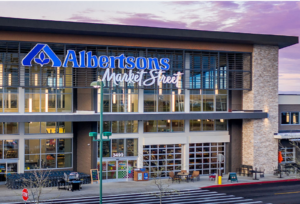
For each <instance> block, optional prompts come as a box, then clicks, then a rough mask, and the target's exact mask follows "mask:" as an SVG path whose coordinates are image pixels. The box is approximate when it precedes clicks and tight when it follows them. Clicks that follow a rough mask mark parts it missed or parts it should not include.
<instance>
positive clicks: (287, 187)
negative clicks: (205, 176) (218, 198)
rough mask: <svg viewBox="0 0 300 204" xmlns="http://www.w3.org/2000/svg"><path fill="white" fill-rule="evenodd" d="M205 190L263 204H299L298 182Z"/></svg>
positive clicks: (299, 188)
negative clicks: (262, 203) (258, 201)
mask: <svg viewBox="0 0 300 204" xmlns="http://www.w3.org/2000/svg"><path fill="white" fill-rule="evenodd" d="M202 189H205V188H202ZM207 190H211V191H217V192H218V193H226V194H229V195H230V194H231V195H235V196H238V197H239V196H242V197H244V198H247V199H254V200H261V201H263V202H264V203H272V204H300V181H295V182H283V183H268V184H254V185H245V186H233V187H221V188H207Z"/></svg>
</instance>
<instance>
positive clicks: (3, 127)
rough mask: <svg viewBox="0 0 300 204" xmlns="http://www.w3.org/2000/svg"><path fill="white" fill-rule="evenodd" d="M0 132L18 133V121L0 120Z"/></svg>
mask: <svg viewBox="0 0 300 204" xmlns="http://www.w3.org/2000/svg"><path fill="white" fill-rule="evenodd" d="M0 134H8V135H10V134H19V127H18V123H15V122H4V123H2V122H0Z"/></svg>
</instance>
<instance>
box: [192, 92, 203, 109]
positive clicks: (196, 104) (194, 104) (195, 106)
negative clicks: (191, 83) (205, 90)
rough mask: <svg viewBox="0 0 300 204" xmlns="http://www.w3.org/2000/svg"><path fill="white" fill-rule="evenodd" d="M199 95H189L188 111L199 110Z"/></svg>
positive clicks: (200, 102)
mask: <svg viewBox="0 0 300 204" xmlns="http://www.w3.org/2000/svg"><path fill="white" fill-rule="evenodd" d="M201 104H202V101H201V95H200V94H199V95H194V94H191V95H190V111H201Z"/></svg>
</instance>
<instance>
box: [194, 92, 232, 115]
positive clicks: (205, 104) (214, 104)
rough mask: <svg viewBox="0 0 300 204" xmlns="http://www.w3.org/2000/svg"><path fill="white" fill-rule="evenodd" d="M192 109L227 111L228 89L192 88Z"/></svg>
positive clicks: (197, 110)
mask: <svg viewBox="0 0 300 204" xmlns="http://www.w3.org/2000/svg"><path fill="white" fill-rule="evenodd" d="M190 111H191V112H199V111H204V112H206V111H227V91H226V90H213V89H211V90H201V89H200V90H191V91H190Z"/></svg>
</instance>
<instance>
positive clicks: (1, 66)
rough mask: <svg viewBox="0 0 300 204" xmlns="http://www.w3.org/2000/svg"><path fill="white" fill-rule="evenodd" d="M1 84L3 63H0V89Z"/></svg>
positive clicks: (0, 87)
mask: <svg viewBox="0 0 300 204" xmlns="http://www.w3.org/2000/svg"><path fill="white" fill-rule="evenodd" d="M2 86H3V64H0V89H2Z"/></svg>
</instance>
